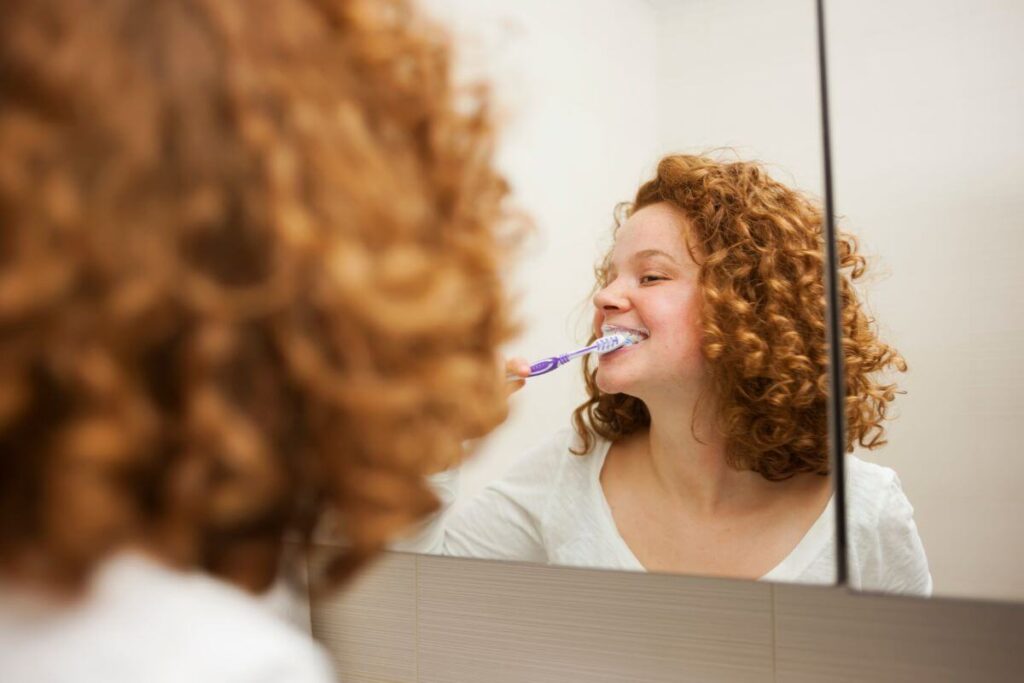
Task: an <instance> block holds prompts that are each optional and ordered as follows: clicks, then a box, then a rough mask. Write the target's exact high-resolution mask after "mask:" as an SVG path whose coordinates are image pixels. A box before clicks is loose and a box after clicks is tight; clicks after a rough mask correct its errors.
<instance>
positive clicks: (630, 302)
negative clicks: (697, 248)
mask: <svg viewBox="0 0 1024 683" xmlns="http://www.w3.org/2000/svg"><path fill="white" fill-rule="evenodd" d="M689 230H690V226H689V221H688V219H687V218H686V216H685V215H684V214H683V213H682V212H681V211H679V210H678V209H676V208H675V207H673V206H671V205H669V204H666V203H658V204H652V205H650V206H646V207H644V208H642V209H640V210H639V211H637V212H636V213H634V214H633V215H632V216H630V218H629V220H627V221H626V222H625V223H623V224H622V227H621V228H619V230H618V232H617V234H616V237H615V247H614V249H613V250H612V254H611V258H610V261H609V267H608V271H607V273H606V277H605V281H604V283H603V285H604V286H603V287H602V288H601V289H600V290H599V291H598V292H597V294H595V295H594V307H595V312H594V330H595V332H596V333H598V334H599V335H600V334H610V333H613V332H622V331H630V332H633V333H635V334H637V336H639V337H641V338H642V337H644V335H647V336H646V338H644V339H642V341H640V342H639V343H637V344H633V345H629V346H625V347H623V348H620V349H618V350H617V351H612V352H611V353H606V354H604V355H602V356H600V358H599V360H598V370H597V385H598V388H600V389H601V391H603V392H605V393H610V394H614V393H624V394H629V395H630V396H635V397H637V398H639V399H641V400H644V401H648V400H650V399H652V398H655V397H656V396H659V395H666V394H667V395H669V396H672V395H678V394H680V393H687V394H689V393H692V392H693V391H694V390H695V389H696V388H697V387H698V386H699V385H700V383H701V382H702V380H703V379H704V377H705V375H706V367H705V362H704V359H703V356H702V355H701V350H700V347H701V343H700V337H701V332H700V290H699V287H698V284H697V276H698V274H699V267H698V265H697V264H696V263H694V261H693V258H692V257H691V256H690V253H689V251H688V250H687V247H686V241H685V237H684V236H685V234H686V233H687V232H688V231H689Z"/></svg>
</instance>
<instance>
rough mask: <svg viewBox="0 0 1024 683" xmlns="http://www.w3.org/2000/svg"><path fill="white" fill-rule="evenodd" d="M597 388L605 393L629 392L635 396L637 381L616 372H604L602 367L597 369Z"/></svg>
mask: <svg viewBox="0 0 1024 683" xmlns="http://www.w3.org/2000/svg"><path fill="white" fill-rule="evenodd" d="M597 388H598V389H600V390H601V392H602V393H605V394H629V395H631V396H634V395H635V394H634V393H633V389H634V388H635V383H634V382H630V381H628V380H626V378H622V377H616V376H615V373H614V372H610V373H609V372H604V371H602V369H601V368H598V370H597Z"/></svg>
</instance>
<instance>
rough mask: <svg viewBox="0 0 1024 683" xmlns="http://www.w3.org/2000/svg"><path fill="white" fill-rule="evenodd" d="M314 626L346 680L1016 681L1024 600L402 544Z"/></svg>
mask: <svg viewBox="0 0 1024 683" xmlns="http://www.w3.org/2000/svg"><path fill="white" fill-rule="evenodd" d="M313 631H314V634H315V635H316V637H317V638H318V639H319V640H321V641H322V642H323V643H324V644H325V645H326V646H327V647H328V649H329V650H330V651H331V654H332V656H333V657H334V660H335V663H336V665H337V667H338V671H339V673H340V675H341V679H342V680H343V681H345V682H346V683H356V682H363V681H375V682H376V681H388V682H395V683H405V682H408V683H428V682H429V683H435V682H436V683H462V682H466V683H469V682H472V683H492V682H493V683H499V682H502V681H528V682H530V683H544V682H547V681H551V682H555V681H557V682H559V683H561V682H571V681H588V682H602V683H605V682H608V683H610V682H612V681H615V682H620V681H621V682H622V683H626V682H629V683H637V682H640V681H643V682H647V681H651V682H655V683H657V682H660V681H730V682H732V681H782V682H789V681H814V682H818V681H872V682H884V681H928V682H929V683H931V682H933V681H972V682H973V681H1001V680H1006V681H1019V680H1024V605H1000V604H995V603H978V602H969V601H957V600H946V599H931V600H922V599H914V598H899V597H888V596H887V597H881V596H870V595H851V594H849V593H847V592H846V591H845V590H843V589H837V588H816V587H810V586H806V587H805V586H786V585H780V584H767V583H756V582H744V581H730V580H721V579H705V578H695V577H681V576H667V575H656V574H642V573H631V572H610V571H600V570H590V569H569V568H562V567H544V566H538V565H527V564H519V563H499V562H488V561H482V560H464V559H453V558H443V557H429V556H417V555H408V554H402V553H389V554H387V555H386V556H385V557H384V558H383V559H382V560H381V561H379V562H378V563H377V564H376V565H375V566H374V567H372V568H371V569H370V570H368V571H367V572H366V573H365V574H364V575H363V576H361V577H360V578H359V579H358V580H357V581H356V583H354V584H353V585H351V586H350V587H349V589H348V590H347V591H345V592H344V593H342V594H339V595H338V596H336V597H334V598H331V599H329V600H325V601H321V602H318V603H317V604H314V606H313Z"/></svg>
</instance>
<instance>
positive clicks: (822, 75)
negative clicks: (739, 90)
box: [815, 0, 847, 586]
mask: <svg viewBox="0 0 1024 683" xmlns="http://www.w3.org/2000/svg"><path fill="white" fill-rule="evenodd" d="M815 6H816V10H817V19H818V76H819V79H820V84H821V87H820V92H821V136H822V159H823V162H824V164H825V169H824V170H825V175H824V179H825V206H824V209H825V211H824V213H825V215H824V226H823V229H824V250H825V319H826V321H827V323H826V328H825V342H826V344H827V346H828V436H829V441H828V442H829V450H830V453H831V460H832V482H833V487H834V492H835V513H836V520H835V521H836V583H837V584H838V585H840V586H842V585H845V584H846V574H847V571H846V570H847V565H846V472H845V470H844V463H843V450H844V448H843V446H844V444H845V443H846V439H845V437H844V435H845V433H846V410H845V401H844V398H845V395H846V391H845V382H841V381H840V380H841V378H842V377H844V371H843V354H842V353H841V348H842V334H841V332H840V328H839V288H838V286H837V285H838V282H839V271H838V264H837V263H836V227H835V219H834V201H833V193H832V147H831V143H830V132H831V129H830V128H829V115H828V74H827V72H828V68H827V59H826V49H825V0H816V2H815Z"/></svg>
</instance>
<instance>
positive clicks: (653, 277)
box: [640, 275, 668, 285]
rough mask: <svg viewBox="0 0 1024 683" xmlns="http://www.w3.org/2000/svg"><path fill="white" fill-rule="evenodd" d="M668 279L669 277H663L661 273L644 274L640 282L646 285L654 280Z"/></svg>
mask: <svg viewBox="0 0 1024 683" xmlns="http://www.w3.org/2000/svg"><path fill="white" fill-rule="evenodd" d="M667 279H668V278H667V277H662V276H661V275H643V276H641V277H640V284H642V285H646V284H650V283H652V282H657V281H659V280H667Z"/></svg>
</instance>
